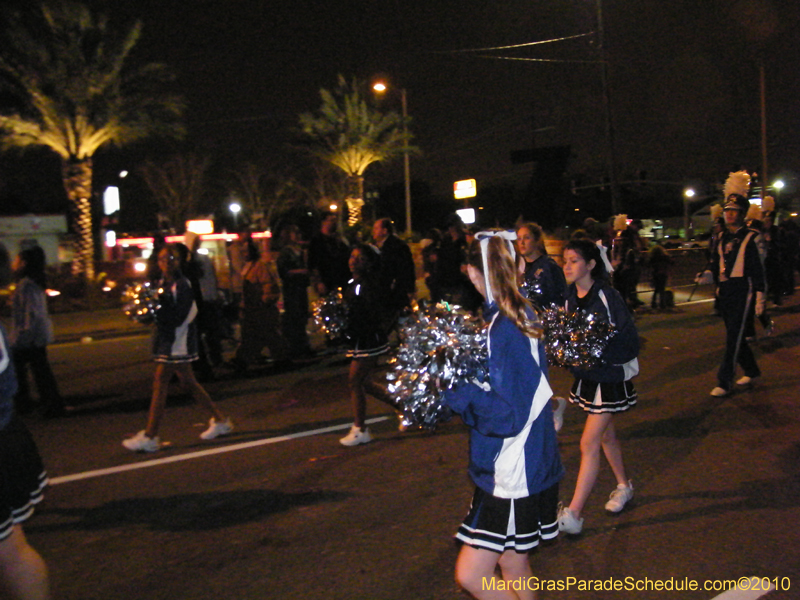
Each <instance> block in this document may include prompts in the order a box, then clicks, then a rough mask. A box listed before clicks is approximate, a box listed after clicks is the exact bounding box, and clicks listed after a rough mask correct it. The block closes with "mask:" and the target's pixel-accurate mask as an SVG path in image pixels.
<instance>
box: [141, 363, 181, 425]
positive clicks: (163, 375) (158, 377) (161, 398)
mask: <svg viewBox="0 0 800 600" xmlns="http://www.w3.org/2000/svg"><path fill="white" fill-rule="evenodd" d="M174 372H175V371H174V368H173V365H169V364H167V363H156V374H155V376H154V378H153V396H152V398H151V399H150V412H149V414H148V416H147V428H146V429H145V431H144V434H145V435H146V436H147V437H149V438H154V437H155V436H157V435H158V427H159V425H161V418H162V417H163V416H164V406H165V405H166V403H167V393H168V392H169V381H170V379H172V374H173V373H174Z"/></svg>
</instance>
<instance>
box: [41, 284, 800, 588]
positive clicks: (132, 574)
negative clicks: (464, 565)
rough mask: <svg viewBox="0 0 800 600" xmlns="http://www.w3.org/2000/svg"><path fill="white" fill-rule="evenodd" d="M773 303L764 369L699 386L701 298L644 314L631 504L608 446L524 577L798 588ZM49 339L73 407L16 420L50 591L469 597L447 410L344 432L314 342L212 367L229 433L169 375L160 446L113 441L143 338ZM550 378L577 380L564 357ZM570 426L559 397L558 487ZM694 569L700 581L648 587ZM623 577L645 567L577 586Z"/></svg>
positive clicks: (787, 349) (705, 337) (797, 475)
mask: <svg viewBox="0 0 800 600" xmlns="http://www.w3.org/2000/svg"><path fill="white" fill-rule="evenodd" d="M772 313H773V315H774V319H775V322H776V325H777V332H776V334H775V335H774V336H772V337H769V338H762V339H760V340H759V341H758V343H757V346H758V348H759V350H758V353H757V356H758V360H759V363H760V365H761V368H762V370H763V372H764V377H763V382H762V383H761V384H760V385H759V386H758V387H757V388H755V389H754V390H750V391H742V392H739V393H737V394H736V395H734V396H732V397H730V398H725V399H716V398H711V397H710V396H709V395H708V392H709V390H710V389H711V388H712V387H713V386H714V383H715V378H714V373H715V372H716V367H717V363H718V360H719V358H720V357H721V354H722V349H723V341H724V340H723V331H722V324H721V322H720V320H719V318H718V317H715V316H713V315H711V305H710V303H708V302H700V303H692V304H679V305H678V307H677V308H676V309H674V310H672V311H670V312H666V313H644V314H641V315H640V316H639V317H638V318H637V324H638V326H639V331H640V335H641V337H642V341H643V344H644V347H643V351H642V354H641V357H640V363H641V374H640V376H639V377H638V379H637V380H636V384H637V388H638V390H639V392H640V400H639V404H638V406H637V407H636V408H635V409H634V410H633V411H630V412H628V413H626V414H624V415H622V416H620V418H619V419H618V420H617V421H616V424H617V429H618V432H619V435H620V437H621V438H622V440H623V449H624V455H625V460H626V463H627V468H628V471H629V473H630V476H631V477H632V478H633V480H634V484H635V486H636V498H635V500H634V504H633V506H631V508H630V509H626V510H625V511H624V512H623V513H622V514H620V515H619V516H610V515H607V514H605V512H604V510H603V504H604V503H605V500H606V498H607V495H608V493H609V492H610V491H611V489H612V488H613V479H612V476H611V473H610V470H609V469H608V468H607V466H605V465H604V467H603V470H602V471H601V475H600V479H599V482H598V484H597V487H596V488H595V491H594V493H593V495H592V497H591V498H590V501H589V505H588V506H587V509H586V512H585V518H586V525H585V529H584V533H583V534H582V535H580V536H578V537H574V538H573V537H566V536H560V537H559V539H558V540H556V541H555V542H553V543H550V544H548V545H547V546H545V547H543V548H541V549H540V550H539V551H537V552H536V553H535V554H534V555H533V556H532V558H531V562H532V567H533V571H534V574H535V575H536V576H537V577H539V578H540V579H547V580H550V581H554V582H555V583H553V584H552V585H555V586H558V585H562V586H569V589H565V590H556V591H549V592H544V593H542V594H541V597H542V598H560V599H564V600H572V599H582V600H583V599H595V598H603V599H606V598H620V599H634V598H635V599H650V598H652V599H656V598H659V599H661V598H681V599H686V600H694V599H697V600H701V599H711V598H714V597H716V596H717V595H719V594H720V593H721V592H722V591H723V588H722V587H721V586H723V585H725V584H723V583H719V582H721V581H727V580H734V579H738V578H740V577H747V576H758V577H766V578H770V579H772V582H773V585H775V583H777V584H778V585H779V586H780V587H783V588H786V587H787V586H788V587H789V589H788V590H786V589H783V590H778V591H773V592H771V593H770V594H769V595H768V596H766V597H767V598H768V599H770V600H784V599H786V600H788V599H790V598H798V597H800V566H798V551H797V547H798V543H797V542H798V534H797V528H798V525H800V404H798V392H799V391H800V372H799V371H798V368H797V367H798V364H800V361H799V360H798V359H799V358H800V356H799V355H800V296H795V297H793V298H792V299H790V301H789V302H788V303H787V304H786V305H785V306H783V307H781V308H779V309H773V310H772ZM51 357H52V360H53V362H54V364H55V369H56V373H57V377H58V378H59V381H60V382H61V386H62V390H63V392H64V394H65V395H67V396H69V397H70V398H71V399H72V400H73V401H74V402H75V403H76V405H77V406H78V409H77V411H76V412H75V414H74V415H72V416H70V417H68V418H65V419H61V420H55V421H40V420H37V419H35V418H31V419H29V421H28V423H29V425H30V427H31V429H32V431H33V433H34V435H35V437H36V439H37V442H38V443H39V446H40V450H41V452H42V455H43V456H44V459H45V462H46V464H47V466H48V469H49V471H50V475H51V479H52V483H53V485H52V486H51V487H50V489H49V491H48V493H47V496H46V500H45V502H44V504H43V505H42V506H41V507H40V509H39V510H38V511H37V513H36V515H35V516H34V517H33V519H32V520H31V521H29V523H28V525H27V527H26V530H27V532H28V534H29V537H30V539H31V542H32V543H33V544H34V545H35V546H36V547H37V548H38V549H39V550H40V551H41V553H42V554H43V556H44V557H45V559H46V560H47V562H48V564H49V566H50V569H51V573H52V580H53V587H54V597H55V598H57V599H74V600H93V599H97V600H101V599H102V600H108V599H114V600H128V599H130V600H133V599H136V600H139V599H141V598H148V599H149V600H158V599H173V600H174V599H187V600H189V599H191V600H205V599H212V598H213V599H215V600H217V599H219V598H224V599H229V598H230V599H241V600H250V599H273V598H298V599H299V598H327V599H345V598H348V599H349V598H365V599H374V600H394V599H398V600H399V599H401V598H402V599H420V600H422V599H450V598H452V599H456V598H464V597H465V596H464V595H463V594H462V592H460V591H459V590H458V588H457V586H456V585H455V583H454V582H453V575H452V573H453V566H454V562H455V558H456V553H457V549H456V547H455V545H454V543H453V541H452V535H453V533H454V532H455V530H456V528H457V526H458V524H459V522H460V520H461V519H462V518H463V516H464V515H465V513H466V511H467V509H468V505H469V500H470V497H471V493H472V486H471V484H470V483H469V481H468V480H467V478H466V460H467V431H466V428H465V427H464V426H463V425H462V424H461V423H460V422H459V421H458V420H457V419H456V420H453V421H452V422H450V423H448V424H446V425H444V426H443V427H441V428H440V429H439V430H438V431H437V432H436V433H425V432H408V433H399V432H398V431H397V421H396V418H395V417H394V416H393V415H392V414H391V412H390V411H387V410H386V408H385V406H384V405H382V404H380V403H378V402H374V401H370V404H369V405H368V414H369V416H370V417H372V418H375V419H377V420H378V421H377V422H376V423H374V424H373V425H372V430H373V432H374V433H375V434H376V441H375V442H374V443H372V444H369V445H366V446H361V447H356V448H344V447H342V446H341V445H339V444H338V441H337V440H338V438H339V437H341V436H342V435H343V434H344V433H345V432H346V430H347V428H348V427H349V425H350V418H349V416H348V415H349V413H350V411H349V403H348V399H347V389H346V381H347V375H346V364H345V363H344V362H343V361H342V359H341V358H339V357H326V358H325V359H324V360H321V361H320V362H317V363H314V364H310V365H307V366H305V367H303V368H298V369H295V370H293V371H289V372H284V373H274V372H272V371H271V370H270V369H269V368H266V367H265V368H262V369H260V370H254V371H253V373H252V374H251V376H249V377H246V378H234V377H232V376H230V375H228V374H225V373H221V378H220V379H219V380H217V381H215V382H213V383H210V384H208V385H207V389H208V390H209V391H210V393H211V394H212V396H214V397H215V398H216V399H218V400H219V401H220V405H221V407H222V408H223V410H224V411H225V412H227V413H229V414H230V415H231V416H232V417H233V419H234V421H235V423H236V425H237V431H236V432H235V434H234V435H232V436H230V437H228V438H224V439H223V440H220V441H215V442H202V441H201V440H199V439H198V435H199V433H200V432H201V431H202V427H203V425H204V421H205V419H206V416H205V415H203V414H201V413H200V412H199V411H198V410H196V409H195V407H194V406H193V405H192V403H191V402H190V401H189V400H188V399H187V398H186V397H182V396H180V395H179V394H177V393H176V395H174V396H173V397H172V398H171V400H170V404H169V407H168V410H167V415H166V418H165V420H164V424H163V426H162V437H163V438H164V439H166V440H167V441H169V442H170V445H169V447H168V448H167V449H165V450H164V451H162V452H160V453H158V454H156V455H134V454H131V453H129V452H128V451H126V450H125V449H124V448H123V447H122V446H121V444H120V442H121V440H122V439H123V438H124V437H125V436H126V435H129V434H132V433H134V432H136V431H137V430H139V429H141V428H143V427H144V422H145V419H146V408H147V403H148V398H149V394H150V385H151V377H152V364H151V363H150V362H149V360H148V359H147V340H146V338H143V337H128V338H124V339H111V340H101V341H97V342H93V343H91V344H63V345H59V346H55V347H53V348H52V350H51ZM551 380H552V385H553V387H554V389H555V390H556V393H560V394H562V395H563V394H565V393H566V392H567V391H568V388H569V383H570V379H569V376H568V374H566V373H565V372H563V371H560V370H553V371H552V373H551ZM582 425H583V418H582V415H581V414H580V413H579V412H578V411H576V410H574V409H568V411H567V413H566V415H565V425H564V428H563V430H562V432H561V433H560V436H559V439H560V443H561V452H562V458H563V460H564V464H565V467H566V470H567V475H566V477H565V479H564V480H563V482H562V493H561V497H562V499H564V500H568V498H569V496H570V495H571V492H572V489H573V487H574V484H575V478H576V475H577V469H578V464H579V458H580V452H579V440H580V433H581V429H582ZM570 578H574V579H570ZM688 580H693V581H696V582H697V584H698V585H699V586H700V587H701V589H699V590H697V591H675V590H673V591H657V590H655V589H653V588H654V587H655V586H656V585H658V583H657V582H667V584H668V585H669V582H670V581H671V582H672V584H671V585H672V586H673V587H682V586H685V585H686V583H685V582H686V581H688ZM615 581H618V582H620V583H619V585H621V586H623V587H626V586H627V587H631V586H632V587H634V588H636V587H639V588H642V587H645V588H647V586H648V585H649V586H650V587H649V588H648V589H638V590H637V589H632V590H626V589H622V590H618V591H609V590H602V589H601V590H600V591H587V590H585V589H581V587H583V588H586V586H588V585H593V586H597V585H600V586H601V587H602V586H606V587H611V586H613V585H614V582H615ZM559 582H560V583H559ZM648 582H649V583H648ZM706 582H708V585H709V587H710V589H708V590H704V589H702V587H703V586H704V585H705V583H706ZM531 583H535V582H531ZM714 588H716V589H714ZM751 597H755V596H751Z"/></svg>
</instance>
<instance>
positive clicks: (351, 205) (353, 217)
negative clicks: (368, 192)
mask: <svg viewBox="0 0 800 600" xmlns="http://www.w3.org/2000/svg"><path fill="white" fill-rule="evenodd" d="M345 202H346V203H347V210H348V217H347V224H348V225H350V226H351V227H352V226H353V225H357V224H358V223H360V222H361V208H362V207H363V206H364V178H363V177H361V176H360V175H351V176H349V177H348V178H347V198H345Z"/></svg>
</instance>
